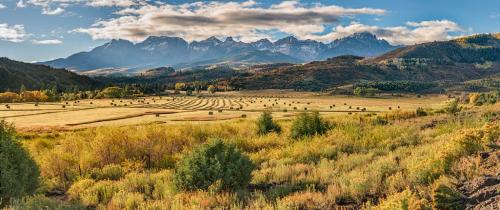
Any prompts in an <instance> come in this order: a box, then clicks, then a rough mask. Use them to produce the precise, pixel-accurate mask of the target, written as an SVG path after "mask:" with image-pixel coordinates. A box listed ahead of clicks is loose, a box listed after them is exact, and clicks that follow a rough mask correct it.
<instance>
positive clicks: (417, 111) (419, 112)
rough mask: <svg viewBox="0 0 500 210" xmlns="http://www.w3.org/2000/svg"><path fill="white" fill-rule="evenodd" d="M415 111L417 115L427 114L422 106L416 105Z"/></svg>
mask: <svg viewBox="0 0 500 210" xmlns="http://www.w3.org/2000/svg"><path fill="white" fill-rule="evenodd" d="M416 113H417V116H419V117H423V116H427V112H426V111H425V110H424V109H423V108H422V107H418V108H417V110H416Z"/></svg>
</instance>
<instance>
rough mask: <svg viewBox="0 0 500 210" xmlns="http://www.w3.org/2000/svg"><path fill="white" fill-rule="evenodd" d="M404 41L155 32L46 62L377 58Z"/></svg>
mask: <svg viewBox="0 0 500 210" xmlns="http://www.w3.org/2000/svg"><path fill="white" fill-rule="evenodd" d="M398 47H399V46H393V45H390V44H389V43H388V42H387V41H385V40H381V39H377V37H375V36H374V35H372V34H370V33H356V34H353V35H351V36H348V37H345V38H342V39H338V40H335V41H333V42H331V43H328V44H325V43H322V42H318V41H314V40H298V39H296V38H295V37H292V36H289V37H286V38H283V39H280V40H277V41H275V42H271V41H269V40H267V39H262V40H259V41H256V42H251V43H245V42H239V41H235V40H234V39H233V38H231V37H228V38H226V40H224V41H221V40H219V39H217V38H215V37H210V38H208V39H206V40H203V41H193V42H191V43H188V42H187V41H185V40H184V39H182V38H178V37H167V36H161V37H157V36H152V37H149V38H147V39H146V40H144V41H143V42H140V43H136V44H134V43H132V42H129V41H126V40H112V41H110V42H108V43H106V44H104V45H102V46H99V47H96V48H94V49H92V50H91V51H89V52H80V53H76V54H74V55H71V56H69V57H67V58H61V59H56V60H52V61H47V62H43V63H42V64H46V65H49V66H52V67H57V68H67V69H70V70H75V71H80V72H84V71H91V70H93V71H95V70H99V69H105V70H106V71H109V69H113V68H115V69H122V70H123V69H128V70H132V71H134V70H144V69H148V68H156V67H162V66H172V67H174V68H185V67H195V66H204V65H213V64H228V65H233V66H237V65H247V66H249V65H255V64H269V63H303V62H310V61H314V60H325V59H327V58H330V57H334V56H339V55H356V56H364V57H367V56H368V57H371V56H377V55H380V54H383V53H386V52H388V51H391V50H394V49H396V48H398Z"/></svg>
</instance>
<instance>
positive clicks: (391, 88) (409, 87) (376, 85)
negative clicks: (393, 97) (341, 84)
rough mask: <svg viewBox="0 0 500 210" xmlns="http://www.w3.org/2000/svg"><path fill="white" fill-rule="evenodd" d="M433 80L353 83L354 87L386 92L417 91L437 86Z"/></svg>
mask: <svg viewBox="0 0 500 210" xmlns="http://www.w3.org/2000/svg"><path fill="white" fill-rule="evenodd" d="M437 86H438V84H437V83H433V82H415V81H406V80H403V81H362V82H359V83H356V84H354V87H355V88H356V87H360V88H373V89H377V90H380V91H387V92H411V93H419V92H423V91H426V90H429V89H431V88H435V87H437Z"/></svg>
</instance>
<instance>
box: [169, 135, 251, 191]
mask: <svg viewBox="0 0 500 210" xmlns="http://www.w3.org/2000/svg"><path fill="white" fill-rule="evenodd" d="M254 168H255V165H254V164H253V163H252V161H251V160H250V159H249V158H248V157H246V156H245V155H243V154H242V153H241V152H239V151H238V150H237V149H236V148H235V147H234V146H233V145H226V144H224V142H222V141H221V140H220V139H215V140H212V141H211V142H209V143H206V144H204V145H202V146H199V147H198V148H195V149H194V150H193V151H192V152H191V153H190V154H188V155H187V156H185V157H184V159H182V160H181V161H180V164H179V165H178V166H177V168H176V171H175V175H174V183H175V185H176V186H177V187H178V188H179V189H181V190H188V191H193V190H208V189H209V188H211V190H227V191H232V190H238V189H242V188H244V187H246V186H247V185H248V183H249V182H250V180H251V173H252V171H253V169H254Z"/></svg>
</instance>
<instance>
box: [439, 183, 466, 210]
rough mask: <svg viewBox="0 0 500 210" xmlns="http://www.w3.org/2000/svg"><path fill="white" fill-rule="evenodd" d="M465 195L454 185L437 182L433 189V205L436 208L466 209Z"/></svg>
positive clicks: (445, 209) (449, 209) (446, 209)
mask: <svg viewBox="0 0 500 210" xmlns="http://www.w3.org/2000/svg"><path fill="white" fill-rule="evenodd" d="M463 198H464V196H463V195H462V194H461V193H460V192H458V191H457V190H456V189H455V188H454V186H450V185H449V184H445V183H439V184H436V185H435V187H434V189H433V190H432V206H433V207H434V209H442V210H462V209H465V203H464V199H463Z"/></svg>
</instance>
